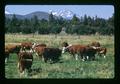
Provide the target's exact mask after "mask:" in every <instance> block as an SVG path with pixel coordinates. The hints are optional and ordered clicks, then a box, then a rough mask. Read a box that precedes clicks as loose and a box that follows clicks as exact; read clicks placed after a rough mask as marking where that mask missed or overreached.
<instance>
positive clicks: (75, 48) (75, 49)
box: [62, 42, 96, 61]
mask: <svg viewBox="0 0 120 84" xmlns="http://www.w3.org/2000/svg"><path fill="white" fill-rule="evenodd" d="M62 46H63V49H62V53H64V52H69V53H70V54H72V55H73V57H74V58H75V59H76V60H78V56H81V59H82V60H83V61H84V60H87V59H92V60H94V59H95V54H96V49H95V48H94V47H88V46H85V45H69V46H68V43H67V42H64V43H63V44H62Z"/></svg>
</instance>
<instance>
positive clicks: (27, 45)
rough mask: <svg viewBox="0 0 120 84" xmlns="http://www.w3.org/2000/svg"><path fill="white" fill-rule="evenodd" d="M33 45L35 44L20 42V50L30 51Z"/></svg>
mask: <svg viewBox="0 0 120 84" xmlns="http://www.w3.org/2000/svg"><path fill="white" fill-rule="evenodd" d="M34 45H35V43H32V42H22V43H21V50H25V49H29V50H30V49H32V47H33V46H34Z"/></svg>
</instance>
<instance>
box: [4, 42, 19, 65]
mask: <svg viewBox="0 0 120 84" xmlns="http://www.w3.org/2000/svg"><path fill="white" fill-rule="evenodd" d="M20 49H21V45H15V44H8V45H5V63H6V62H7V61H8V59H9V54H10V53H16V54H18V53H19V51H20Z"/></svg>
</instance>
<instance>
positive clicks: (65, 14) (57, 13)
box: [49, 10, 74, 19]
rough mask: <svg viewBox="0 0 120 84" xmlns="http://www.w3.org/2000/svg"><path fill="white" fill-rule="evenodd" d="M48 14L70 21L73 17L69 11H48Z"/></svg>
mask: <svg viewBox="0 0 120 84" xmlns="http://www.w3.org/2000/svg"><path fill="white" fill-rule="evenodd" d="M49 13H52V14H53V15H55V16H61V17H63V18H66V19H71V18H72V17H73V15H74V13H73V12H72V11H70V10H60V11H53V10H49Z"/></svg>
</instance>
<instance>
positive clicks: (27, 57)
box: [18, 52, 33, 73]
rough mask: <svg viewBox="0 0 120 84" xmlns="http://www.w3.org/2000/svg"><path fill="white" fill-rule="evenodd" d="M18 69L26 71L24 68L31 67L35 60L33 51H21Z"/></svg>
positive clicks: (28, 68)
mask: <svg viewBox="0 0 120 84" xmlns="http://www.w3.org/2000/svg"><path fill="white" fill-rule="evenodd" d="M18 58H19V59H18V69H19V71H20V73H24V70H25V69H27V70H28V71H29V70H30V69H31V66H32V62H33V55H32V53H31V52H19V54H18Z"/></svg>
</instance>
